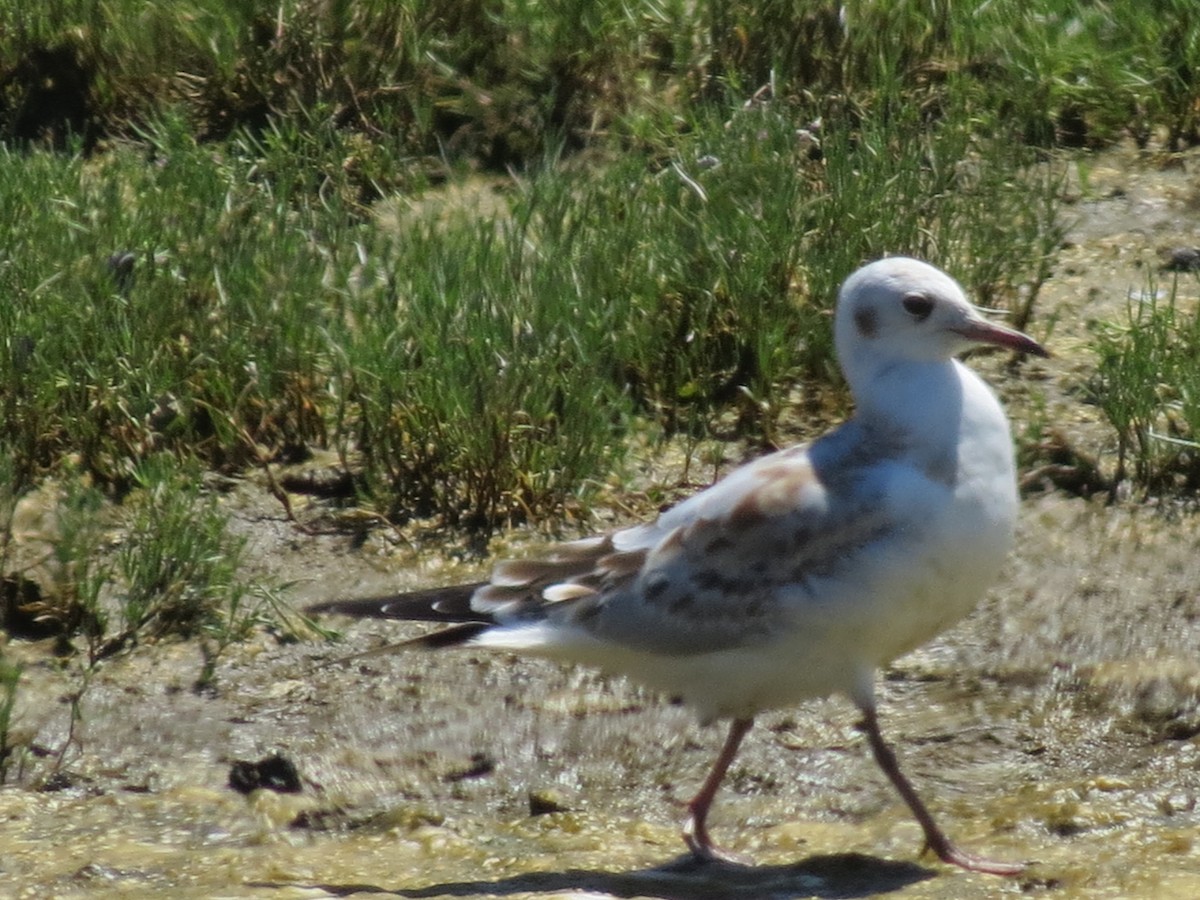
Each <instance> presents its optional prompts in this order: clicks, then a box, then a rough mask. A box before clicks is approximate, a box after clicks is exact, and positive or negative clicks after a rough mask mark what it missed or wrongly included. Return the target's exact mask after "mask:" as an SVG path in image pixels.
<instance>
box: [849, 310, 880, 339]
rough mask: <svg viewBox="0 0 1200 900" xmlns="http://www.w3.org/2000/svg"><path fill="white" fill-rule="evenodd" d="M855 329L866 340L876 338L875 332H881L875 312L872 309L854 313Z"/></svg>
mask: <svg viewBox="0 0 1200 900" xmlns="http://www.w3.org/2000/svg"><path fill="white" fill-rule="evenodd" d="M854 327H855V328H857V329H858V333H859V334H861V335H862V336H863V337H865V338H873V337H875V332H876V331H878V330H879V321H878V319H877V318H876V317H875V310H873V309H870V308H863V309H856V310H855V311H854Z"/></svg>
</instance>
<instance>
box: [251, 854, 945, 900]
mask: <svg viewBox="0 0 1200 900" xmlns="http://www.w3.org/2000/svg"><path fill="white" fill-rule="evenodd" d="M936 874H937V873H936V872H935V871H934V870H932V869H928V868H925V867H923V866H920V865H917V864H916V863H911V862H892V861H889V860H883V859H876V858H875V857H871V856H865V855H863V854H860V853H834V854H827V855H823V856H813V857H809V858H808V859H805V860H803V861H801V862H797V863H790V864H787V865H776V866H752V865H742V864H739V863H728V862H697V861H696V860H695V859H693V858H692V857H691V856H690V855H686V856H683V857H680V858H679V859H676V860H672V861H671V862H668V863H665V864H663V865H659V866H654V867H652V868H648V869H635V870H632V871H627V872H605V871H598V870H595V869H566V870H563V871H557V872H527V873H523V874H520V875H513V876H510V877H507V878H498V879H495V880H487V879H477V880H472V881H448V882H441V883H435V884H426V885H424V886H420V887H402V888H384V887H380V886H378V885H367V884H341V885H339V884H317V885H310V887H315V888H318V889H320V890H323V891H325V892H326V893H328V894H330V895H332V896H335V897H346V896H350V895H351V894H356V893H363V894H368V893H371V894H390V895H392V896H396V897H410V898H434V897H478V896H494V897H504V896H508V895H511V894H528V893H536V892H553V891H589V892H594V893H597V894H603V895H605V896H610V897H630V898H631V897H653V898H658V900H725V898H731V900H732V898H750V897H754V898H758V897H767V896H769V897H779V898H787V897H817V898H822V900H840V898H847V900H848V898H854V897H874V896H877V895H879V894H886V893H890V892H892V891H898V890H900V889H902V888H905V887H908V886H909V885H911V884H915V883H917V882H919V881H924V880H926V879H929V878H932V877H933V876H934V875H936ZM250 886H251V887H271V886H275V887H284V886H285V885H283V884H278V885H270V884H265V883H262V882H259V883H257V884H254V885H250ZM286 887H289V888H295V887H297V885H296V884H294V883H289V884H287V885H286Z"/></svg>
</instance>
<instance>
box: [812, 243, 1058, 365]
mask: <svg viewBox="0 0 1200 900" xmlns="http://www.w3.org/2000/svg"><path fill="white" fill-rule="evenodd" d="M834 336H835V340H836V343H837V351H838V358H839V359H840V360H841V363H842V367H843V369H844V370H845V372H846V376H847V378H848V379H849V381H850V382H851V385H852V386H853V384H854V382H855V381H856V380H857V379H856V376H858V375H862V376H866V377H869V376H870V375H871V374H875V373H877V372H879V371H880V370H882V369H884V368H890V367H891V366H892V365H894V364H896V363H903V362H913V363H938V362H946V361H948V360H950V359H951V358H952V357H953V356H954V355H955V354H958V353H961V352H962V351H964V350H967V349H969V348H971V347H974V346H978V345H981V344H992V345H995V346H998V347H1007V348H1009V349H1011V350H1015V351H1017V352H1020V353H1032V354H1035V355H1037V356H1047V355H1048V354H1047V353H1046V351H1045V350H1044V349H1042V346H1041V345H1040V344H1038V343H1037V341H1035V340H1033V338H1031V337H1028V336H1027V335H1024V334H1022V333H1021V332H1019V331H1016V330H1014V329H1012V328H1007V327H1005V326H1003V325H1000V324H997V323H996V322H991V321H989V320H987V319H985V318H984V317H983V314H982V313H980V311H979V310H978V309H976V308H975V307H974V306H972V305H971V303H970V302H968V300H967V298H966V295H965V294H964V293H963V289H962V288H961V287H959V284H958V282H957V281H955V280H954V279H953V278H951V277H950V276H949V275H947V274H946V273H945V272H943V271H942V270H941V269H937V268H935V267H934V266H931V265H929V264H928V263H924V262H921V261H920V260H916V259H908V258H906V257H899V256H897V257H889V258H887V259H881V260H878V261H876V262H873V263H869V264H868V265H865V266H863V267H862V268H861V269H859V270H858V271H856V272H855V273H854V274H852V275H851V276H850V277H849V278H847V279H846V281H845V283H844V284H843V285H842V290H841V292H840V293H839V295H838V306H837V318H836V322H835V326H834Z"/></svg>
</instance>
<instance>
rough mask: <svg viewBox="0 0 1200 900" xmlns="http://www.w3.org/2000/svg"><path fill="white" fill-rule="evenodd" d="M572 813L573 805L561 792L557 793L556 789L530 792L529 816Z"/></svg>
mask: <svg viewBox="0 0 1200 900" xmlns="http://www.w3.org/2000/svg"><path fill="white" fill-rule="evenodd" d="M571 811H572V809H571V805H570V803H569V801H568V800H567V798H566V796H564V795H563V793H562V792H561V791H556V790H554V788H542V789H540V790H534V791H530V792H529V814H530V815H531V816H544V815H546V814H547V813H559V812H571Z"/></svg>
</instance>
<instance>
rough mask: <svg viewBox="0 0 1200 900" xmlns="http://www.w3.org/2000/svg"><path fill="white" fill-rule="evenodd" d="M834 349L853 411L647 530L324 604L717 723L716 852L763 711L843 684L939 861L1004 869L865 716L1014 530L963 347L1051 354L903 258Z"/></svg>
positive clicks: (947, 622) (706, 788) (997, 444)
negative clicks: (604, 683) (418, 586)
mask: <svg viewBox="0 0 1200 900" xmlns="http://www.w3.org/2000/svg"><path fill="white" fill-rule="evenodd" d="M835 338H836V345H837V352H838V357H839V360H840V362H841V366H842V369H843V371H844V372H845V376H846V380H847V382H848V383H849V386H850V390H851V392H852V394H853V396H854V401H855V404H856V412H855V414H854V417H853V418H852V419H850V420H849V421H847V422H846V423H844V424H843V425H842V426H841V427H839V428H837V429H836V430H834V431H832V432H830V433H829V434H827V435H825V436H824V437H822V438H820V439H819V440H817V441H815V442H813V443H812V444H809V445H806V446H798V447H792V448H790V449H786V450H781V451H778V452H776V453H772V454H770V455H767V456H764V457H762V458H760V459H757V460H755V461H754V462H751V463H749V464H748V465H745V466H743V467H742V468H740V469H737V470H736V471H734V472H733V473H731V474H730V475H729V476H728V477H726V478H725V479H723V480H722V481H720V482H718V483H716V484H714V485H712V486H711V487H709V488H708V489H706V490H704V491H702V492H700V493H699V494H696V495H695V496H693V497H691V498H689V499H688V500H686V501H684V502H682V503H680V504H679V505H678V506H675V507H674V508H672V509H670V510H668V511H666V512H664V513H663V514H662V515H660V516H659V517H658V518H657V519H656V520H655V521H653V522H649V523H646V524H641V525H635V526H632V527H629V528H625V529H623V530H619V531H616V532H613V533H611V534H607V535H603V536H598V537H593V538H588V539H584V540H578V541H572V542H569V543H564V544H560V545H558V546H556V547H554V548H552V549H551V550H550V551H549V552H548V553H547V554H546V555H545V556H543V557H541V558H538V559H530V560H517V561H505V562H501V563H499V564H498V565H496V567H495V568H494V569H493V571H492V575H491V578H490V580H488V581H486V582H481V583H478V584H469V585H456V586H452V587H448V588H438V589H433V590H427V591H418V592H414V593H410V594H403V595H397V596H391V597H374V598H364V599H355V600H334V601H331V602H328V603H323V604H319V605H318V606H316V607H313V610H314V611H317V612H339V613H345V614H348V615H352V616H366V617H380V618H398V619H421V620H427V621H440V622H451V623H457V624H455V625H454V627H451V628H448V629H445V630H442V631H437V632H434V633H433V634H430V635H426V636H424V637H421V638H417V639H416V640H414V641H410V642H407V644H408V645H422V646H425V647H429V648H440V647H449V646H462V645H467V646H472V647H486V648H491V649H500V650H509V651H518V652H522V653H529V654H533V655H536V656H542V657H548V658H551V659H556V660H563V661H568V662H574V663H583V664H587V665H591V666H595V667H597V668H600V669H603V670H605V671H607V672H611V673H616V674H621V675H627V676H629V677H630V678H632V679H634V680H636V681H639V682H641V683H642V684H645V685H648V686H650V687H652V688H656V689H658V690H660V691H663V692H665V693H667V694H669V695H671V696H673V697H678V698H681V699H682V700H683V701H684V702H686V703H688V704H690V705H691V706H692V707H694V708H695V709H696V710H697V712H698V713H699V716H700V718H701V719H702V720H703V721H706V722H707V721H712V720H716V719H730V720H732V723H731V725H730V729H729V734H728V737H727V739H726V741H725V744H724V747H723V748H722V750H721V751H720V754H719V755H718V757H717V759H716V761H715V763H714V764H713V767H712V770H711V772H710V773H709V775H708V777H707V779H706V780H705V782H704V784H703V785H702V786H701V788H700V790H699V792H698V793H697V794H696V796H695V797H694V798H693V799H692V800H691V802H690V803H689V804H688V810H689V813H690V815H689V818H688V820H687V822H686V824H685V826H684V830H683V837H684V840H685V842H686V843H687V845H688V847H689V848H690V849H691V850H692V853H693V854H694V855H695V856H696V857H697V858H700V859H710V858H714V857H720V856H723V855H724V854H723V853H722V851H720V850H719V849H718V848H717V847H716V846H715V845H714V843H713V841H712V839H711V838H710V836H709V833H708V829H707V827H706V821H707V816H708V811H709V807H710V806H711V804H712V800H713V797H714V795H715V794H716V792H717V789H718V787H719V786H720V783H721V781H722V779H723V778H724V775H725V772H726V770H727V769H728V768H729V765H730V763H731V762H732V761H733V758H734V755H735V754H736V753H737V749H738V745H739V744H740V743H741V740H742V738H743V737H744V736H745V734H746V732H747V731H748V730H749V729H750V727H751V725H752V723H753V721H754V717H755V715H757V714H758V713H760V712H763V711H764V710H768V709H774V708H777V707H784V706H791V705H794V704H796V703H798V702H799V701H802V700H805V699H807V698H811V697H821V696H825V695H828V694H832V693H842V694H845V695H847V696H848V697H849V698H850V699H851V700H852V701H853V702H854V703H855V705H857V707H858V708H859V710H860V711H861V713H862V716H863V720H862V724H861V728H862V730H863V731H864V733H865V734H866V737H867V740H868V742H869V744H870V746H871V750H872V752H873V754H874V756H875V759H876V761H877V762H878V763H879V765H880V767H881V768H882V769H883V771H884V772H885V773H886V774H887V776H888V778H889V779H890V780H891V782H892V784H893V785H894V786H895V787H896V789H897V790H898V791H899V792H900V794H901V796H902V797H903V799H904V801H905V803H907V804H908V806H909V808H910V809H911V810H912V812H913V815H914V816H915V817H916V819H917V820H918V822H919V823H920V825H921V828H922V829H923V831H924V834H925V841H926V846H927V847H928V848H929V849H930V850H932V851H933V852H934V853H936V854H937V856H938V857H939V858H940V859H942V860H943V861H945V862H947V863H953V864H955V865H958V866H962V867H963V868H966V869H970V870H974V871H981V872H990V873H994V874H1003V875H1013V874H1018V873H1019V872H1021V871H1022V869H1023V866H1021V865H1019V864H1014V863H1007V862H998V861H993V860H988V859H984V858H981V857H977V856H974V855H972V854H969V853H966V852H964V851H962V850H960V849H959V848H958V847H956V846H955V845H954V844H953V843H952V842H951V841H950V839H949V838H948V837H947V836H946V834H945V832H943V831H942V829H941V828H940V827H939V826H938V825H937V823H936V822H935V821H934V819H933V817H932V815H931V814H930V812H929V810H928V808H927V807H926V806H925V805H924V803H923V802H922V801H921V799H920V798H919V797H918V796H917V793H916V790H915V789H914V788H913V786H912V783H911V782H910V781H909V780H908V779H907V777H906V776H905V775H904V774H903V773H902V772H901V771H900V768H899V766H898V764H897V761H896V757H895V755H894V753H893V752H892V750H891V748H890V747H889V746H888V744H887V743H886V742H885V741H884V739H883V736H882V734H881V732H880V729H879V722H878V719H877V716H876V702H875V691H874V681H875V672H876V670H877V669H878V668H879V667H880V666H882V665H884V664H886V663H887V662H889V661H890V660H892V659H894V658H896V657H897V656H899V655H901V654H903V653H905V652H907V651H909V650H912V649H913V648H915V647H917V646H918V645H920V644H922V643H924V642H925V641H928V640H929V639H930V638H932V637H934V636H935V635H936V634H938V633H939V632H941V631H943V630H944V629H946V628H948V627H949V626H951V625H953V624H954V623H955V622H957V621H958V620H959V619H961V618H962V617H963V616H965V615H966V614H967V613H968V612H969V611H970V610H971V609H972V608H973V607H974V605H975V604H976V602H977V601H978V600H979V598H980V597H981V596H982V594H983V592H984V591H985V590H986V588H987V587H988V585H989V584H990V583H991V582H992V581H993V579H994V578H995V577H996V575H997V573H998V572H999V570H1000V567H1001V565H1002V563H1003V561H1004V559H1005V556H1006V555H1007V553H1008V552H1009V550H1010V548H1011V546H1012V543H1013V531H1014V526H1015V521H1016V515H1017V500H1018V498H1017V489H1016V478H1015V471H1014V463H1013V449H1012V438H1011V435H1010V433H1009V427H1008V420H1007V419H1006V418H1005V415H1004V411H1003V410H1002V409H1001V407H1000V403H999V402H998V401H997V399H996V396H995V395H994V394H993V393H992V391H991V390H990V389H989V388H988V386H987V385H986V384H985V383H984V382H983V381H982V380H981V379H980V378H979V377H978V376H977V375H976V374H975V373H974V372H972V371H971V370H970V369H968V368H967V367H966V366H965V365H963V364H962V363H961V362H960V361H958V360H957V359H955V358H954V357H955V355H956V354H958V353H960V352H962V351H964V350H966V349H968V348H970V347H972V346H975V345H980V344H992V345H997V346H1000V347H1006V348H1009V349H1011V350H1014V351H1017V352H1021V353H1033V354H1037V355H1040V356H1045V355H1046V351H1045V350H1043V349H1042V347H1041V346H1040V345H1038V344H1037V343H1036V342H1035V341H1034V340H1033V339H1031V338H1029V337H1027V336H1025V335H1023V334H1021V333H1020V332H1018V331H1014V330H1012V329H1010V328H1006V327H1004V326H1002V325H998V324H995V323H993V322H989V321H988V320H987V319H985V318H983V317H982V316H981V315H980V313H979V312H978V311H977V310H976V309H975V308H974V307H973V306H972V305H971V304H970V303H968V301H967V299H966V297H965V296H964V294H963V291H962V289H961V288H960V287H959V285H958V284H957V283H956V282H955V281H954V279H952V278H951V277H950V276H949V275H947V274H946V273H944V272H942V271H940V270H938V269H936V268H934V267H933V266H931V265H928V264H927V263H923V262H919V261H917V260H914V259H906V258H900V257H896V258H888V259H882V260H879V261H877V262H873V263H871V264H869V265H866V266H864V267H863V268H861V269H859V270H858V271H857V272H855V273H854V274H853V275H851V276H850V277H849V278H848V279H847V280H846V282H845V284H843V286H842V289H841V292H840V294H839V298H838V306H837V317H836V323H835Z"/></svg>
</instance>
